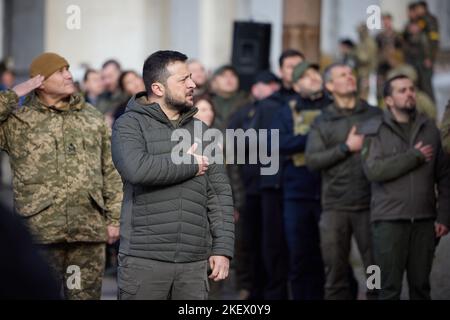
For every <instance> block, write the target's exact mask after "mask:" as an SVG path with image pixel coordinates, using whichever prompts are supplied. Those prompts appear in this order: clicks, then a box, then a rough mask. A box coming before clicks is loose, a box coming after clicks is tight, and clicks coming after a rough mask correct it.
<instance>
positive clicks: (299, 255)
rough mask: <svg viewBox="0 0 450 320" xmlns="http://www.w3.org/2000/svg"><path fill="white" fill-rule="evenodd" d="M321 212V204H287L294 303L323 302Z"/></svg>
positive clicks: (285, 206)
mask: <svg viewBox="0 0 450 320" xmlns="http://www.w3.org/2000/svg"><path fill="white" fill-rule="evenodd" d="M320 212H321V207H320V201H314V200H299V199H285V201H284V224H285V230H286V239H287V244H288V252H289V283H290V287H291V293H292V298H293V299H294V300H321V299H323V297H324V282H325V279H324V266H323V261H322V256H321V252H320V235H319V228H318V223H319V219H320Z"/></svg>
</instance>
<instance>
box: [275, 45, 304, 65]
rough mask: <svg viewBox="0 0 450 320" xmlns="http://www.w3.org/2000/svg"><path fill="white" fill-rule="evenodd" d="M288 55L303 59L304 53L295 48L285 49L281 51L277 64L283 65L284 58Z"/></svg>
mask: <svg viewBox="0 0 450 320" xmlns="http://www.w3.org/2000/svg"><path fill="white" fill-rule="evenodd" d="M290 57H300V58H302V59H303V60H305V55H304V54H303V53H301V52H300V51H298V50H295V49H287V50H285V51H283V52H282V53H281V56H280V58H279V59H278V64H279V66H280V68H281V67H282V66H283V63H284V60H285V59H286V58H290Z"/></svg>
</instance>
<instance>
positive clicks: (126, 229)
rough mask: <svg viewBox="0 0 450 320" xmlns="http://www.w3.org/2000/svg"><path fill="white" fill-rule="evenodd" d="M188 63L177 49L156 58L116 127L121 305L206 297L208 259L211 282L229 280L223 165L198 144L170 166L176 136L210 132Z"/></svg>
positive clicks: (230, 231)
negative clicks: (195, 99) (120, 197)
mask: <svg viewBox="0 0 450 320" xmlns="http://www.w3.org/2000/svg"><path fill="white" fill-rule="evenodd" d="M186 60H187V57H186V56H185V55H184V54H181V53H179V52H175V51H158V52H155V53H154V54H152V55H151V56H150V57H149V58H148V59H147V60H146V62H145V64H144V70H143V77H144V82H145V86H146V91H147V92H146V93H145V92H143V93H140V94H137V95H136V96H135V97H133V98H132V99H131V100H130V102H129V104H128V106H127V109H126V111H125V113H124V114H123V115H122V116H121V117H120V118H119V119H118V120H117V121H116V122H115V125H114V128H113V136H112V145H113V146H112V153H113V161H114V164H115V166H116V168H117V170H118V171H119V173H120V175H121V176H122V179H123V181H124V188H125V190H124V191H125V194H124V201H123V205H122V215H121V239H120V240H121V243H120V250H119V269H118V286H119V298H120V299H175V300H178V299H207V297H208V294H207V291H208V280H207V264H208V263H207V259H208V258H209V265H210V267H211V269H212V271H211V275H210V278H211V279H214V280H215V281H219V280H223V279H225V278H226V277H227V276H228V269H229V260H230V259H231V258H232V256H233V247H234V224H233V199H232V194H231V187H230V184H229V182H228V178H227V176H226V173H225V171H224V167H223V165H220V164H211V165H208V159H207V158H206V157H204V156H201V155H197V154H195V151H196V150H195V149H196V147H197V146H198V145H199V144H200V143H197V144H194V145H193V147H192V148H190V150H189V151H187V152H186V153H185V155H187V157H188V159H189V160H190V161H189V163H188V164H183V163H182V164H176V163H175V162H174V161H173V159H174V155H175V151H174V150H176V148H175V147H176V146H177V144H178V141H172V139H171V137H172V136H173V133H174V131H176V130H177V129H178V130H177V132H180V133H182V134H183V132H184V133H189V135H190V136H191V137H192V138H193V137H194V127H195V128H196V129H197V128H198V127H200V128H202V129H203V131H204V130H206V129H207V127H206V125H205V124H203V123H201V121H200V120H196V119H194V118H193V116H194V114H195V113H196V111H197V109H195V108H193V90H194V88H195V84H194V82H193V81H192V79H191V76H190V73H189V71H188V69H187V65H186ZM196 138H198V137H196ZM202 140H203V139H202ZM197 142H200V141H199V140H197ZM191 144H192V143H191ZM201 144H203V145H206V143H205V142H204V141H201ZM197 152H198V151H197Z"/></svg>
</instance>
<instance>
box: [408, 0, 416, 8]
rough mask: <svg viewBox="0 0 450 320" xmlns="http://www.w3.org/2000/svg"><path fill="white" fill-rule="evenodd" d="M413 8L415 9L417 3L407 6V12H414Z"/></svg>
mask: <svg viewBox="0 0 450 320" xmlns="http://www.w3.org/2000/svg"><path fill="white" fill-rule="evenodd" d="M415 8H417V2H413V3H410V4H409V5H408V10H414V9H415Z"/></svg>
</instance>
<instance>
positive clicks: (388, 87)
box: [383, 74, 412, 98]
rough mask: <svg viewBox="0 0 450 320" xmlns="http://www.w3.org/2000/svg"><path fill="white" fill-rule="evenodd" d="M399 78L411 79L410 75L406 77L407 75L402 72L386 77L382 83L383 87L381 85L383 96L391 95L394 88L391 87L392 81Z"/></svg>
mask: <svg viewBox="0 0 450 320" xmlns="http://www.w3.org/2000/svg"><path fill="white" fill-rule="evenodd" d="M401 79H409V80H411V78H410V77H408V76H406V75H404V74H399V75H397V76H395V77H392V78H390V79H388V80H387V81H386V82H385V83H384V87H383V97H384V98H386V97H390V96H392V92H393V90H394V88H392V82H394V81H396V80H401ZM411 81H412V80H411Z"/></svg>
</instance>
